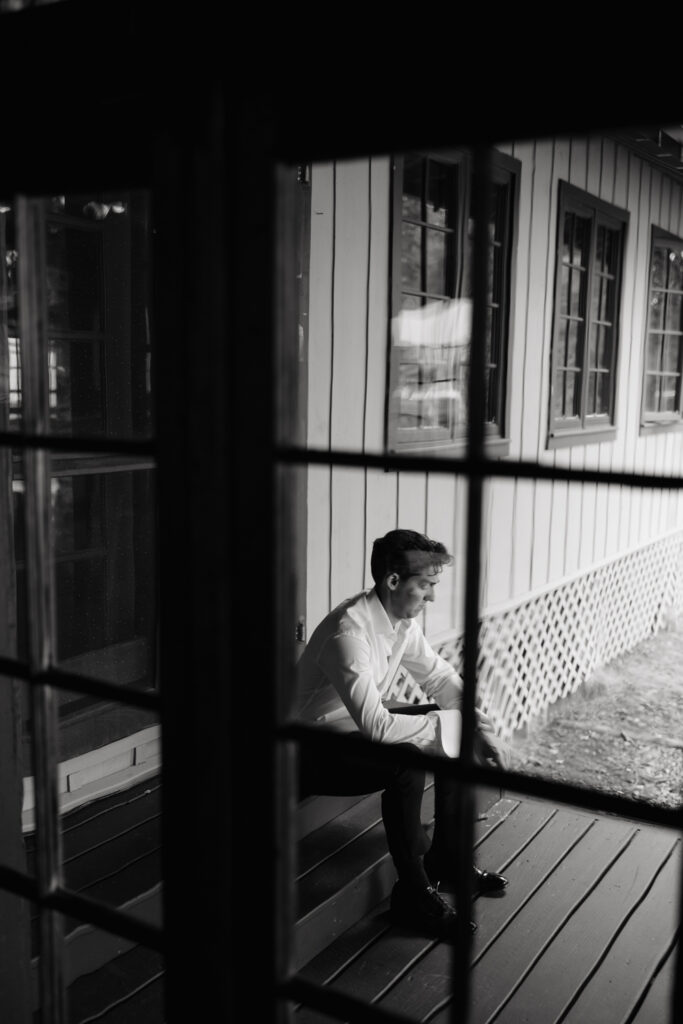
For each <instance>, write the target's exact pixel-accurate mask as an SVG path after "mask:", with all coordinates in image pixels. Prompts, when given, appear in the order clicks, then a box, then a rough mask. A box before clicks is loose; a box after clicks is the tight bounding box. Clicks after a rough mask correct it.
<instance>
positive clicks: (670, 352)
mask: <svg viewBox="0 0 683 1024" xmlns="http://www.w3.org/2000/svg"><path fill="white" fill-rule="evenodd" d="M682 342H683V338H680V337H671V336H669V337H667V338H665V339H664V353H663V357H662V369H663V370H664V371H665V372H666V373H677V372H678V369H679V356H680V351H681V343H682Z"/></svg>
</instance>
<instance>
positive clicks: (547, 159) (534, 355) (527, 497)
mask: <svg viewBox="0 0 683 1024" xmlns="http://www.w3.org/2000/svg"><path fill="white" fill-rule="evenodd" d="M553 169H554V144H553V141H552V140H549V141H543V142H540V143H538V144H537V145H536V146H535V149H534V173H533V190H532V195H531V208H532V215H531V223H530V230H529V254H528V264H527V287H526V301H525V309H524V312H525V324H524V338H525V344H524V365H523V408H522V419H521V436H520V444H519V449H520V453H521V456H522V458H523V459H531V460H533V459H535V458H536V456H537V453H538V437H539V433H540V431H541V429H542V426H541V423H542V413H541V393H542V389H541V387H540V386H539V385H540V381H541V370H542V367H543V350H544V347H545V345H544V341H545V310H546V305H547V284H548V281H547V269H548V238H549V236H550V232H551V226H552V220H551V216H550V211H549V208H548V206H549V204H548V194H549V192H550V191H551V188H552V174H553ZM535 491H536V484H535V483H534V482H533V481H517V484H516V487H515V501H514V521H513V529H512V545H513V557H512V595H517V594H519V595H521V594H524V593H525V592H526V591H528V590H529V589H531V586H532V573H531V570H532V565H533V550H534V547H535V545H536V544H537V543H538V544H539V547H540V548H541V549H544V550H545V549H547V543H544V538H545V531H546V525H545V523H543V522H542V520H541V519H540V518H539V520H538V521H536V517H535Z"/></svg>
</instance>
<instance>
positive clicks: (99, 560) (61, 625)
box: [51, 456, 155, 687]
mask: <svg viewBox="0 0 683 1024" xmlns="http://www.w3.org/2000/svg"><path fill="white" fill-rule="evenodd" d="M125 466H126V464H125V462H124V463H123V464H122V463H121V461H120V460H117V461H116V462H112V461H111V460H102V459H99V460H97V459H95V460H93V459H90V458H88V457H85V456H82V457H80V458H74V457H72V458H70V459H64V458H58V457H56V456H54V457H53V459H52V475H51V508H52V512H51V532H52V552H53V575H54V587H55V611H56V626H55V629H56V636H55V647H56V658H57V663H58V664H59V665H60V666H62V667H63V668H65V669H68V670H69V671H72V672H78V673H84V674H86V675H93V676H96V677H97V678H100V679H105V680H107V681H110V682H115V683H120V684H122V685H128V686H136V687H147V686H154V685H155V664H154V536H153V517H154V480H153V471H152V470H151V469H148V468H136V469H130V470H127V471H126V469H125Z"/></svg>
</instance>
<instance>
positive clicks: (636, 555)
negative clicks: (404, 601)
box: [396, 532, 683, 738]
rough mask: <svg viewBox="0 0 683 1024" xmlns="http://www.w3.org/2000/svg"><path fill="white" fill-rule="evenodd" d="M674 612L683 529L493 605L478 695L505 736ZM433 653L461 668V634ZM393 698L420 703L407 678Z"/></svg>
mask: <svg viewBox="0 0 683 1024" xmlns="http://www.w3.org/2000/svg"><path fill="white" fill-rule="evenodd" d="M681 612H683V533H681V532H679V533H676V534H670V535H669V536H667V537H664V538H662V539H661V540H658V541H655V542H652V543H650V544H647V545H645V546H643V547H641V548H639V549H637V550H635V551H632V552H629V553H628V554H626V555H622V556H620V557H619V558H616V559H614V560H613V561H610V562H605V563H602V564H600V565H599V566H596V567H594V568H593V569H590V570H589V571H587V572H584V573H582V574H580V575H576V576H574V577H571V578H570V579H567V580H564V581H563V582H562V583H560V584H559V585H557V586H554V587H546V588H544V589H543V590H542V591H538V592H535V593H534V594H531V595H529V596H527V597H526V598H524V599H523V600H521V601H519V602H517V603H515V604H510V605H508V606H505V607H504V608H502V609H497V610H493V611H488V612H487V611H484V612H483V613H482V627H481V633H480V656H479V672H478V690H477V694H478V698H479V700H480V702H481V706H482V708H483V710H484V711H486V712H487V713H488V714H489V715H490V716H491V718H492V719H493V720H494V722H495V723H496V727H497V729H498V731H499V733H500V735H501V736H503V737H504V738H508V737H510V736H511V735H512V733H513V732H515V731H516V730H517V729H519V728H520V727H521V726H523V725H525V724H526V723H527V722H530V721H532V720H533V719H535V718H536V717H537V716H538V715H539V714H541V713H542V712H544V711H545V710H546V709H547V708H548V706H549V705H550V704H553V703H554V702H555V701H556V700H558V698H560V697H566V696H568V695H569V694H570V693H573V692H574V691H575V690H576V689H577V688H578V687H579V686H580V685H581V683H583V682H584V681H585V680H586V679H587V678H588V676H589V675H590V674H591V673H592V672H593V671H594V669H595V668H597V667H598V666H600V665H605V664H607V662H609V661H611V660H612V659H613V658H616V657H617V656H618V655H620V654H624V653H625V652H626V651H629V650H631V649H632V648H633V647H635V645H636V644H638V643H639V642H640V641H641V640H644V639H645V638H646V637H648V636H650V635H651V634H653V633H656V632H657V631H658V630H659V629H660V628H661V626H662V624H663V622H664V621H665V619H666V617H667V615H679V614H681ZM434 646H435V647H436V649H437V650H438V651H439V653H440V654H441V655H442V656H443V657H444V658H446V660H447V661H449V662H451V664H453V665H454V666H455V667H456V668H457V670H458V671H459V672H462V654H463V637H462V635H457V636H453V637H447V638H446V639H441V641H440V642H439V643H438V644H435V645H434ZM396 696H397V697H398V699H401V700H410V701H418V700H424V699H425V698H424V695H423V694H422V691H421V690H420V688H419V687H418V686H416V684H415V683H414V681H413V680H411V679H410V678H407V679H405V680H404V681H403V682H402V683H401V684H400V690H398V691H397V693H396Z"/></svg>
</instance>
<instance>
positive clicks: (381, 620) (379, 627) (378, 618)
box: [368, 587, 402, 636]
mask: <svg viewBox="0 0 683 1024" xmlns="http://www.w3.org/2000/svg"><path fill="white" fill-rule="evenodd" d="M368 608H369V609H370V618H371V619H372V625H373V628H374V630H375V633H379V634H380V635H382V636H398V633H399V631H400V630H401V626H402V623H401V622H400V621H399V622H397V623H396V626H392V624H391V619H390V618H389V616H388V615H387V613H386V611H385V608H384V605H383V604H382V602H381V601H380V599H379V594H378V593H377V588H376V587H373V588H372V590H371V591H370V593H369V594H368Z"/></svg>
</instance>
